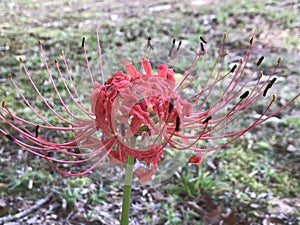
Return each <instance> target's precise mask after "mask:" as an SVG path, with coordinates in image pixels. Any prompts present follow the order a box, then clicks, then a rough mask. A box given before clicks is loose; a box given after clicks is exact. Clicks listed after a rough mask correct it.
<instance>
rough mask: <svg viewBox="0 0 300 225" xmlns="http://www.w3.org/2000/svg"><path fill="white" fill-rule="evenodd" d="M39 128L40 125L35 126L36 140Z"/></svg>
mask: <svg viewBox="0 0 300 225" xmlns="http://www.w3.org/2000/svg"><path fill="white" fill-rule="evenodd" d="M39 128H40V125H37V126H36V127H35V137H36V138H37V137H38V136H39Z"/></svg>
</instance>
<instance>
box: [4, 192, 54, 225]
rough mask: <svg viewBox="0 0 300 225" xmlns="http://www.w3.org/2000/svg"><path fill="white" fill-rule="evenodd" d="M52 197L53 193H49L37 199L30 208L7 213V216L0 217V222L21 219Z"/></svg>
mask: <svg viewBox="0 0 300 225" xmlns="http://www.w3.org/2000/svg"><path fill="white" fill-rule="evenodd" d="M52 197H53V193H50V194H48V195H47V196H46V197H45V198H42V199H40V200H38V201H37V202H36V204H35V205H33V206H31V207H30V208H28V209H26V210H24V211H22V212H19V213H17V214H15V215H9V216H4V217H0V224H2V223H5V222H10V221H14V220H18V219H21V218H22V217H24V216H27V215H28V214H30V213H32V212H33V211H35V210H37V209H38V208H39V207H41V206H42V205H44V204H46V203H47V202H49V201H50V200H51V198H52Z"/></svg>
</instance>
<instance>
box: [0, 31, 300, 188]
mask: <svg viewBox="0 0 300 225" xmlns="http://www.w3.org/2000/svg"><path fill="white" fill-rule="evenodd" d="M97 38H98V33H97ZM225 38H226V35H224V40H223V42H222V45H221V48H220V49H219V53H218V56H217V57H216V59H215V63H214V65H213V67H212V69H211V72H210V73H209V75H208V76H207V79H206V81H205V82H203V83H202V84H201V86H195V82H196V81H197V79H199V77H200V72H201V71H199V70H198V69H197V66H198V64H199V61H200V60H202V59H203V60H204V63H205V61H206V57H207V49H206V42H205V41H204V40H203V38H201V42H200V47H199V49H198V50H197V52H196V54H195V57H194V59H193V61H192V62H191V65H190V67H189V69H187V70H186V71H185V72H184V74H183V76H182V78H181V79H180V80H177V82H176V79H175V73H174V68H176V67H175V65H176V63H177V60H178V56H179V52H180V49H181V47H180V45H181V42H179V45H178V47H177V49H175V41H174V42H173V46H172V48H171V50H170V51H169V61H170V59H174V60H175V62H174V63H173V66H171V65H170V63H169V62H168V63H167V64H157V66H156V65H154V66H155V68H157V69H155V70H153V69H152V66H153V64H151V62H150V59H151V55H150V59H149V58H146V57H140V58H139V61H140V63H141V68H136V67H135V65H133V64H132V63H130V62H128V61H121V65H123V66H124V67H125V68H126V70H127V72H126V73H125V72H122V71H117V72H115V73H114V74H112V76H111V77H109V78H108V79H107V80H106V82H104V75H103V69H102V56H101V48H100V42H99V39H98V46H99V48H98V50H99V56H100V67H101V75H102V83H98V82H94V79H93V76H92V75H91V72H90V65H89V61H88V58H87V54H86V48H85V45H84V40H83V49H84V52H85V57H86V62H87V67H88V70H89V73H90V80H91V83H92V84H93V90H92V91H91V94H90V104H91V112H90V111H89V110H88V109H86V107H85V105H84V104H83V103H82V101H81V100H80V99H81V98H80V96H79V94H78V91H77V89H76V88H75V84H74V82H73V80H72V76H71V74H70V71H69V67H68V64H67V61H66V59H65V57H64V54H62V55H63V64H64V69H65V71H66V72H67V75H68V79H69V81H68V83H69V84H70V86H68V84H67V82H66V80H65V78H64V76H63V73H62V72H61V66H60V65H59V63H58V61H55V65H56V70H57V73H58V75H59V77H60V79H61V81H62V82H63V84H64V86H65V89H66V91H67V93H68V95H69V100H71V101H72V102H73V103H74V105H75V106H76V107H77V108H78V109H80V111H81V112H82V113H84V114H85V117H86V119H83V118H81V117H79V116H78V115H76V114H74V113H73V112H72V111H71V110H70V109H69V108H68V107H67V104H66V103H65V100H64V99H63V98H62V97H61V95H60V92H59V91H58V89H57V87H56V84H55V82H54V78H53V75H52V72H51V70H50V69H49V66H48V63H47V59H46V56H45V53H44V50H43V47H42V44H41V45H40V47H41V53H42V57H43V59H44V61H45V66H46V69H47V71H48V74H49V78H50V81H51V83H52V85H53V88H54V90H55V93H56V95H57V96H58V98H59V101H60V103H61V105H62V107H63V108H64V110H65V112H66V113H67V114H68V115H69V116H70V117H71V118H73V119H74V120H76V121H77V122H73V121H70V120H68V119H66V118H64V117H63V116H62V115H61V114H59V113H58V112H56V111H55V110H54V108H53V107H52V106H51V105H50V104H49V103H48V101H47V99H46V98H45V97H44V96H43V95H42V94H41V92H40V91H39V89H38V87H37V86H36V85H35V83H34V82H33V80H32V79H31V75H30V73H29V72H28V70H27V68H26V66H25V64H24V62H23V60H22V59H21V60H20V61H21V63H22V66H23V69H24V71H25V74H26V75H27V77H28V79H29V81H30V82H31V84H32V86H33V88H34V89H35V91H36V92H37V94H38V95H39V97H40V98H41V100H42V102H43V103H44V104H45V105H46V107H47V108H48V109H49V110H50V111H51V112H52V113H53V114H54V115H55V116H56V117H57V118H59V119H60V120H61V121H62V122H63V123H65V124H66V125H67V126H54V125H52V124H51V123H49V122H48V120H47V118H44V117H43V116H42V115H41V114H39V113H38V112H37V111H36V110H35V109H34V107H33V106H32V105H31V104H30V102H29V101H28V99H27V98H26V97H25V96H24V95H23V94H22V92H21V90H20V89H19V87H18V85H17V84H16V83H15V81H14V79H13V78H12V76H9V78H10V80H11V82H12V84H13V85H14V87H15V89H16V90H17V92H18V93H19V95H20V96H21V98H23V100H24V102H25V103H26V104H27V106H28V107H29V108H30V109H31V111H32V112H33V113H34V114H35V115H36V116H37V118H39V119H40V120H41V123H40V124H37V123H33V122H30V121H27V120H24V119H22V118H20V117H19V116H17V115H15V114H14V113H12V112H11V111H10V110H9V108H8V107H7V106H6V104H5V102H3V104H2V106H1V107H0V118H1V119H2V120H3V121H4V123H6V124H8V125H9V126H10V127H11V128H12V129H13V130H14V131H15V132H17V133H18V134H19V136H23V137H24V138H25V140H26V141H23V140H24V139H19V138H15V137H13V136H12V135H11V134H9V133H8V132H7V131H5V130H4V127H3V128H2V127H1V128H0V132H1V133H2V134H4V135H5V136H6V137H7V138H8V139H9V140H11V141H12V142H14V143H16V144H17V145H19V146H21V147H22V148H24V149H26V150H27V151H29V152H32V153H34V154H36V155H38V156H40V157H42V158H45V159H46V160H47V162H48V163H49V165H50V166H51V167H52V168H54V169H55V170H56V171H58V172H61V173H63V174H65V175H68V176H78V175H83V174H86V173H88V172H90V171H91V170H92V169H94V168H95V167H96V166H97V165H98V164H100V163H101V162H102V161H105V160H106V159H109V161H110V164H116V163H117V164H123V163H124V162H126V160H127V155H128V154H129V155H131V156H132V157H134V158H135V159H136V161H137V162H139V163H138V164H137V166H135V167H136V168H135V173H136V174H137V176H138V178H139V180H140V181H141V182H144V181H148V180H150V179H151V177H152V175H153V174H154V173H155V171H156V169H157V168H159V163H160V162H161V161H162V159H163V158H164V157H165V156H164V151H165V149H166V148H169V149H170V150H171V151H173V152H174V154H175V155H176V151H178V152H182V151H183V150H190V152H191V154H190V156H189V159H187V160H186V161H187V162H189V163H195V164H200V163H201V162H202V159H203V156H202V153H205V152H210V151H214V150H217V149H220V148H222V147H224V146H226V145H228V144H229V143H231V142H232V141H234V140H236V139H237V138H239V137H240V136H241V135H243V134H244V133H245V132H247V131H248V130H250V129H251V128H253V127H256V126H258V125H259V124H261V123H263V122H264V121H266V120H267V119H269V118H271V117H272V116H274V115H276V114H277V113H278V112H280V111H281V110H283V109H284V108H286V107H287V106H288V105H289V104H291V103H292V102H293V101H294V100H295V99H296V98H298V97H299V95H300V93H298V94H297V95H296V96H295V97H294V98H292V99H291V100H289V101H288V102H287V103H286V104H285V105H283V106H282V107H281V108H279V109H277V110H275V111H273V112H270V107H271V105H273V104H274V102H275V96H273V97H272V98H271V100H270V102H269V104H268V105H267V106H266V109H265V111H264V112H263V113H262V114H261V116H260V117H259V118H257V119H256V120H255V121H252V123H251V124H250V125H248V126H246V127H244V128H241V129H238V130H235V131H231V130H229V131H227V133H226V127H227V126H229V125H230V124H232V123H233V122H234V121H236V120H237V118H239V117H241V116H242V115H243V114H244V113H245V112H246V111H247V110H249V109H250V107H251V106H253V105H254V104H255V103H256V102H257V101H259V100H260V99H261V98H263V97H265V96H267V92H268V91H269V89H270V88H271V87H272V86H273V84H274V82H275V81H276V78H274V74H275V72H276V70H277V68H278V66H279V62H280V59H279V60H278V63H277V65H276V66H275V68H274V70H273V71H272V72H271V74H269V75H268V76H266V79H264V80H263V79H262V72H261V73H260V76H259V77H258V78H256V77H255V73H254V72H253V73H250V74H249V73H246V72H245V68H246V66H247V63H248V61H249V58H250V55H251V52H252V49H253V38H252V39H251V41H250V46H249V48H248V50H247V52H246V53H245V55H244V57H243V58H242V59H241V60H240V62H239V64H236V65H234V66H233V67H232V68H231V69H230V70H229V71H228V72H227V73H225V74H222V69H223V64H224V56H225V55H226V51H224V49H223V46H224V41H225ZM151 46H152V45H151ZM262 60H263V57H261V58H260V59H259V61H258V62H257V67H256V69H258V67H259V66H260V64H261V62H262ZM218 64H219V67H218V68H217V65H218ZM253 82H254V84H253ZM250 83H251V84H252V85H251V86H250V87H249V85H250ZM220 84H225V87H224V88H223V89H222V88H221V87H219V86H218V85H220ZM195 90H197V91H195ZM215 91H219V92H220V94H219V96H217V98H216V99H215V101H214V102H212V104H211V105H210V106H209V107H207V104H208V99H209V97H211V96H212V95H213V93H214V92H215ZM224 111H225V112H224ZM5 115H7V116H5ZM30 127H35V132H33V131H32V129H30ZM45 130H56V131H63V132H67V131H71V132H73V133H74V135H75V138H74V139H73V140H71V141H69V142H66V143H62V144H59V143H56V142H51V141H47V140H46V139H45V138H44V137H43V136H42V134H43V132H41V131H45ZM220 132H221V134H220ZM218 140H223V141H222V142H218ZM202 142H205V143H211V142H215V145H205V146H202V145H201V143H202ZM77 149H80V151H81V152H78V151H76V150H77ZM50 152H58V153H62V154H64V155H67V156H69V157H71V160H70V159H65V158H61V159H59V158H56V155H57V154H55V156H52V155H51V154H49V153H50ZM89 161H91V162H93V164H92V166H89V167H88V168H87V169H86V170H84V171H83V172H79V173H71V172H69V171H63V170H61V169H60V168H58V167H57V166H56V163H64V164H81V163H87V162H89ZM141 163H145V164H144V166H143V165H142V164H141ZM145 165H146V166H145ZM147 165H148V166H147Z"/></svg>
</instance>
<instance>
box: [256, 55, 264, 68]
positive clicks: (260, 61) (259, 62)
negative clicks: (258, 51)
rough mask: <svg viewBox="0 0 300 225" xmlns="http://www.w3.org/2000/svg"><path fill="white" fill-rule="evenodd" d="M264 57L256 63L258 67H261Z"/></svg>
mask: <svg viewBox="0 0 300 225" xmlns="http://www.w3.org/2000/svg"><path fill="white" fill-rule="evenodd" d="M264 58H265V57H264V56H261V57H260V58H259V59H258V61H257V63H256V66H259V65H260V64H261V63H262V61H263V60H264Z"/></svg>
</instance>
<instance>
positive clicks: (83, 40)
mask: <svg viewBox="0 0 300 225" xmlns="http://www.w3.org/2000/svg"><path fill="white" fill-rule="evenodd" d="M84 43H85V37H83V38H82V42H81V47H82V48H83V47H84Z"/></svg>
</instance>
